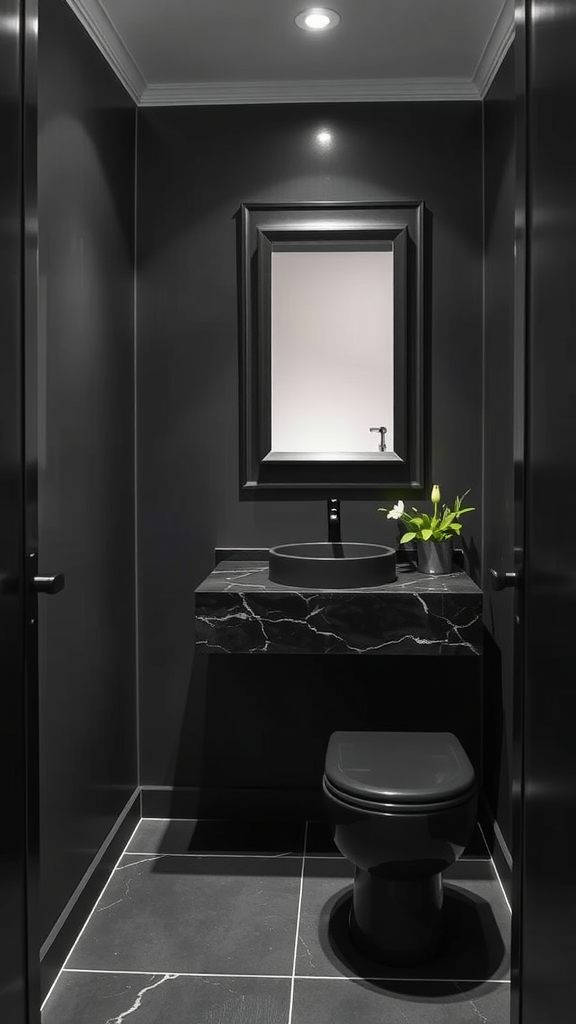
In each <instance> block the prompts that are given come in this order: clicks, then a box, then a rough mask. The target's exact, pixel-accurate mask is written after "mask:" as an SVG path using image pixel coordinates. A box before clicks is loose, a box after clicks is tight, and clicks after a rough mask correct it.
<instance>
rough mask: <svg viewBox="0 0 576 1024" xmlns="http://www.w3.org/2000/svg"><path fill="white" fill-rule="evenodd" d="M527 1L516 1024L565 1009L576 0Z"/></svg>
mask: <svg viewBox="0 0 576 1024" xmlns="http://www.w3.org/2000/svg"><path fill="white" fill-rule="evenodd" d="M526 8H527V38H528V58H529V60H528V83H527V102H528V115H529V136H528V191H529V196H528V198H529V206H528V215H529V219H528V233H529V235H528V237H529V246H528V304H527V314H528V380H527V393H526V408H527V420H528V429H527V444H526V503H527V518H526V552H525V565H526V568H525V588H524V594H525V597H524V606H525V624H526V628H525V636H526V641H525V675H526V678H525V699H524V779H523V783H524V822H523V835H522V840H523V842H522V858H521V859H522V872H523V873H522V889H523V908H522V920H521V935H522V943H521V956H522V1015H521V1019H522V1024H555V1022H556V1021H565V1020H566V1021H567V1020H570V1019H571V1018H572V1017H573V1015H574V964H575V963H576V931H575V929H574V914H573V908H574V904H575V901H576V880H575V875H574V849H575V847H576V744H575V736H574V724H575V722H576V687H575V685H574V675H575V673H574V663H575V653H574V623H575V622H576V535H575V533H574V531H573V530H572V528H571V514H572V509H573V507H574V502H575V500H576V445H575V444H574V434H575V430H576V346H575V343H574V324H575V320H576V289H575V287H574V282H575V281H576V135H575V133H574V131H573V123H574V110H575V104H576V63H575V61H574V54H575V52H576V2H575V0H564V2H563V3H556V4H555V3H544V2H542V0H532V2H529V3H528V4H527V5H526Z"/></svg>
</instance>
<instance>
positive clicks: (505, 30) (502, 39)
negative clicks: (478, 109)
mask: <svg viewBox="0 0 576 1024" xmlns="http://www.w3.org/2000/svg"><path fill="white" fill-rule="evenodd" d="M513 39H514V0H504V6H503V7H502V10H501V11H500V14H499V16H498V20H497V22H496V24H495V25H494V28H493V29H492V32H491V34H490V38H489V39H488V42H487V43H486V46H485V47H484V52H483V54H482V56H481V57H480V60H479V61H478V66H477V68H476V70H475V72H474V75H473V77H472V81H473V82H474V85H475V86H476V89H477V92H478V96H479V97H480V99H481V100H483V99H484V97H485V95H486V93H487V92H488V90H489V88H490V86H491V85H492V82H493V81H494V78H495V76H496V72H497V71H498V68H499V67H500V65H501V63H502V61H503V60H504V57H505V56H506V54H507V52H508V49H509V47H510V46H511V44H512V40H513Z"/></svg>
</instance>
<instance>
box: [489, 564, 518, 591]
mask: <svg viewBox="0 0 576 1024" xmlns="http://www.w3.org/2000/svg"><path fill="white" fill-rule="evenodd" d="M519 581H520V573H518V572H497V571H496V569H490V582H491V584H492V590H506V588H507V587H517V586H518V583H519Z"/></svg>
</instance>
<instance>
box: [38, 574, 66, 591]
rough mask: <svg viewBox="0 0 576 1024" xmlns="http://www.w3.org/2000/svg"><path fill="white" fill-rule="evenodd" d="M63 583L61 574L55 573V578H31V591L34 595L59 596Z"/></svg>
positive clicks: (64, 581)
mask: <svg viewBox="0 0 576 1024" xmlns="http://www.w3.org/2000/svg"><path fill="white" fill-rule="evenodd" d="M65 583H66V577H65V576H64V573H63V572H57V573H56V575H55V576H33V577H32V590H33V591H34V592H35V593H36V594H59V593H60V591H61V590H64V584H65Z"/></svg>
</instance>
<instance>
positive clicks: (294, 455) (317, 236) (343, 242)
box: [239, 201, 424, 497]
mask: <svg viewBox="0 0 576 1024" xmlns="http://www.w3.org/2000/svg"><path fill="white" fill-rule="evenodd" d="M423 223H424V204H423V203H422V202H417V201H407V202H401V203H359V204H357V203H331V202H319V203H290V204H272V205H268V204H262V203H245V204H243V205H242V207H241V209H240V217H239V229H240V239H239V246H240V260H239V269H240V282H239V289H240V319H241V323H240V342H241V346H240V389H241V395H240V486H241V489H242V491H243V492H251V493H252V494H253V495H254V496H257V495H258V494H262V495H263V496H264V494H266V495H267V496H269V497H274V496H275V494H274V492H278V496H281V495H284V496H287V495H288V494H289V492H290V491H293V492H297V493H298V495H299V496H301V497H302V496H304V495H303V494H302V492H303V491H309V492H311V493H314V494H315V495H318V494H320V495H321V494H322V493H325V492H328V491H329V492H332V493H342V492H346V491H354V492H359V491H368V492H374V491H375V492H378V493H382V492H383V491H397V492H398V491H400V492H402V493H406V494H410V493H411V492H417V491H421V490H422V488H423V486H424V438H423V431H424V380H423V362H424V359H423V334H424V329H423V313H424V304H423V276H424V275H423V255H424V244H423ZM390 247H391V248H392V252H393V264H394V450H393V451H386V452H377V451H374V452H372V451H366V452H354V453H339V452H314V451H311V452H274V451H273V450H272V423H271V413H272V395H271V352H272V316H271V295H272V255H273V253H274V252H286V251H287V250H288V251H292V252H298V251H302V252H309V251H310V250H313V251H324V250H332V251H334V250H343V251H359V250H360V251H362V250H366V251H371V250H374V249H378V248H386V249H389V248H390ZM295 414H296V415H297V412H296V413H295Z"/></svg>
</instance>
